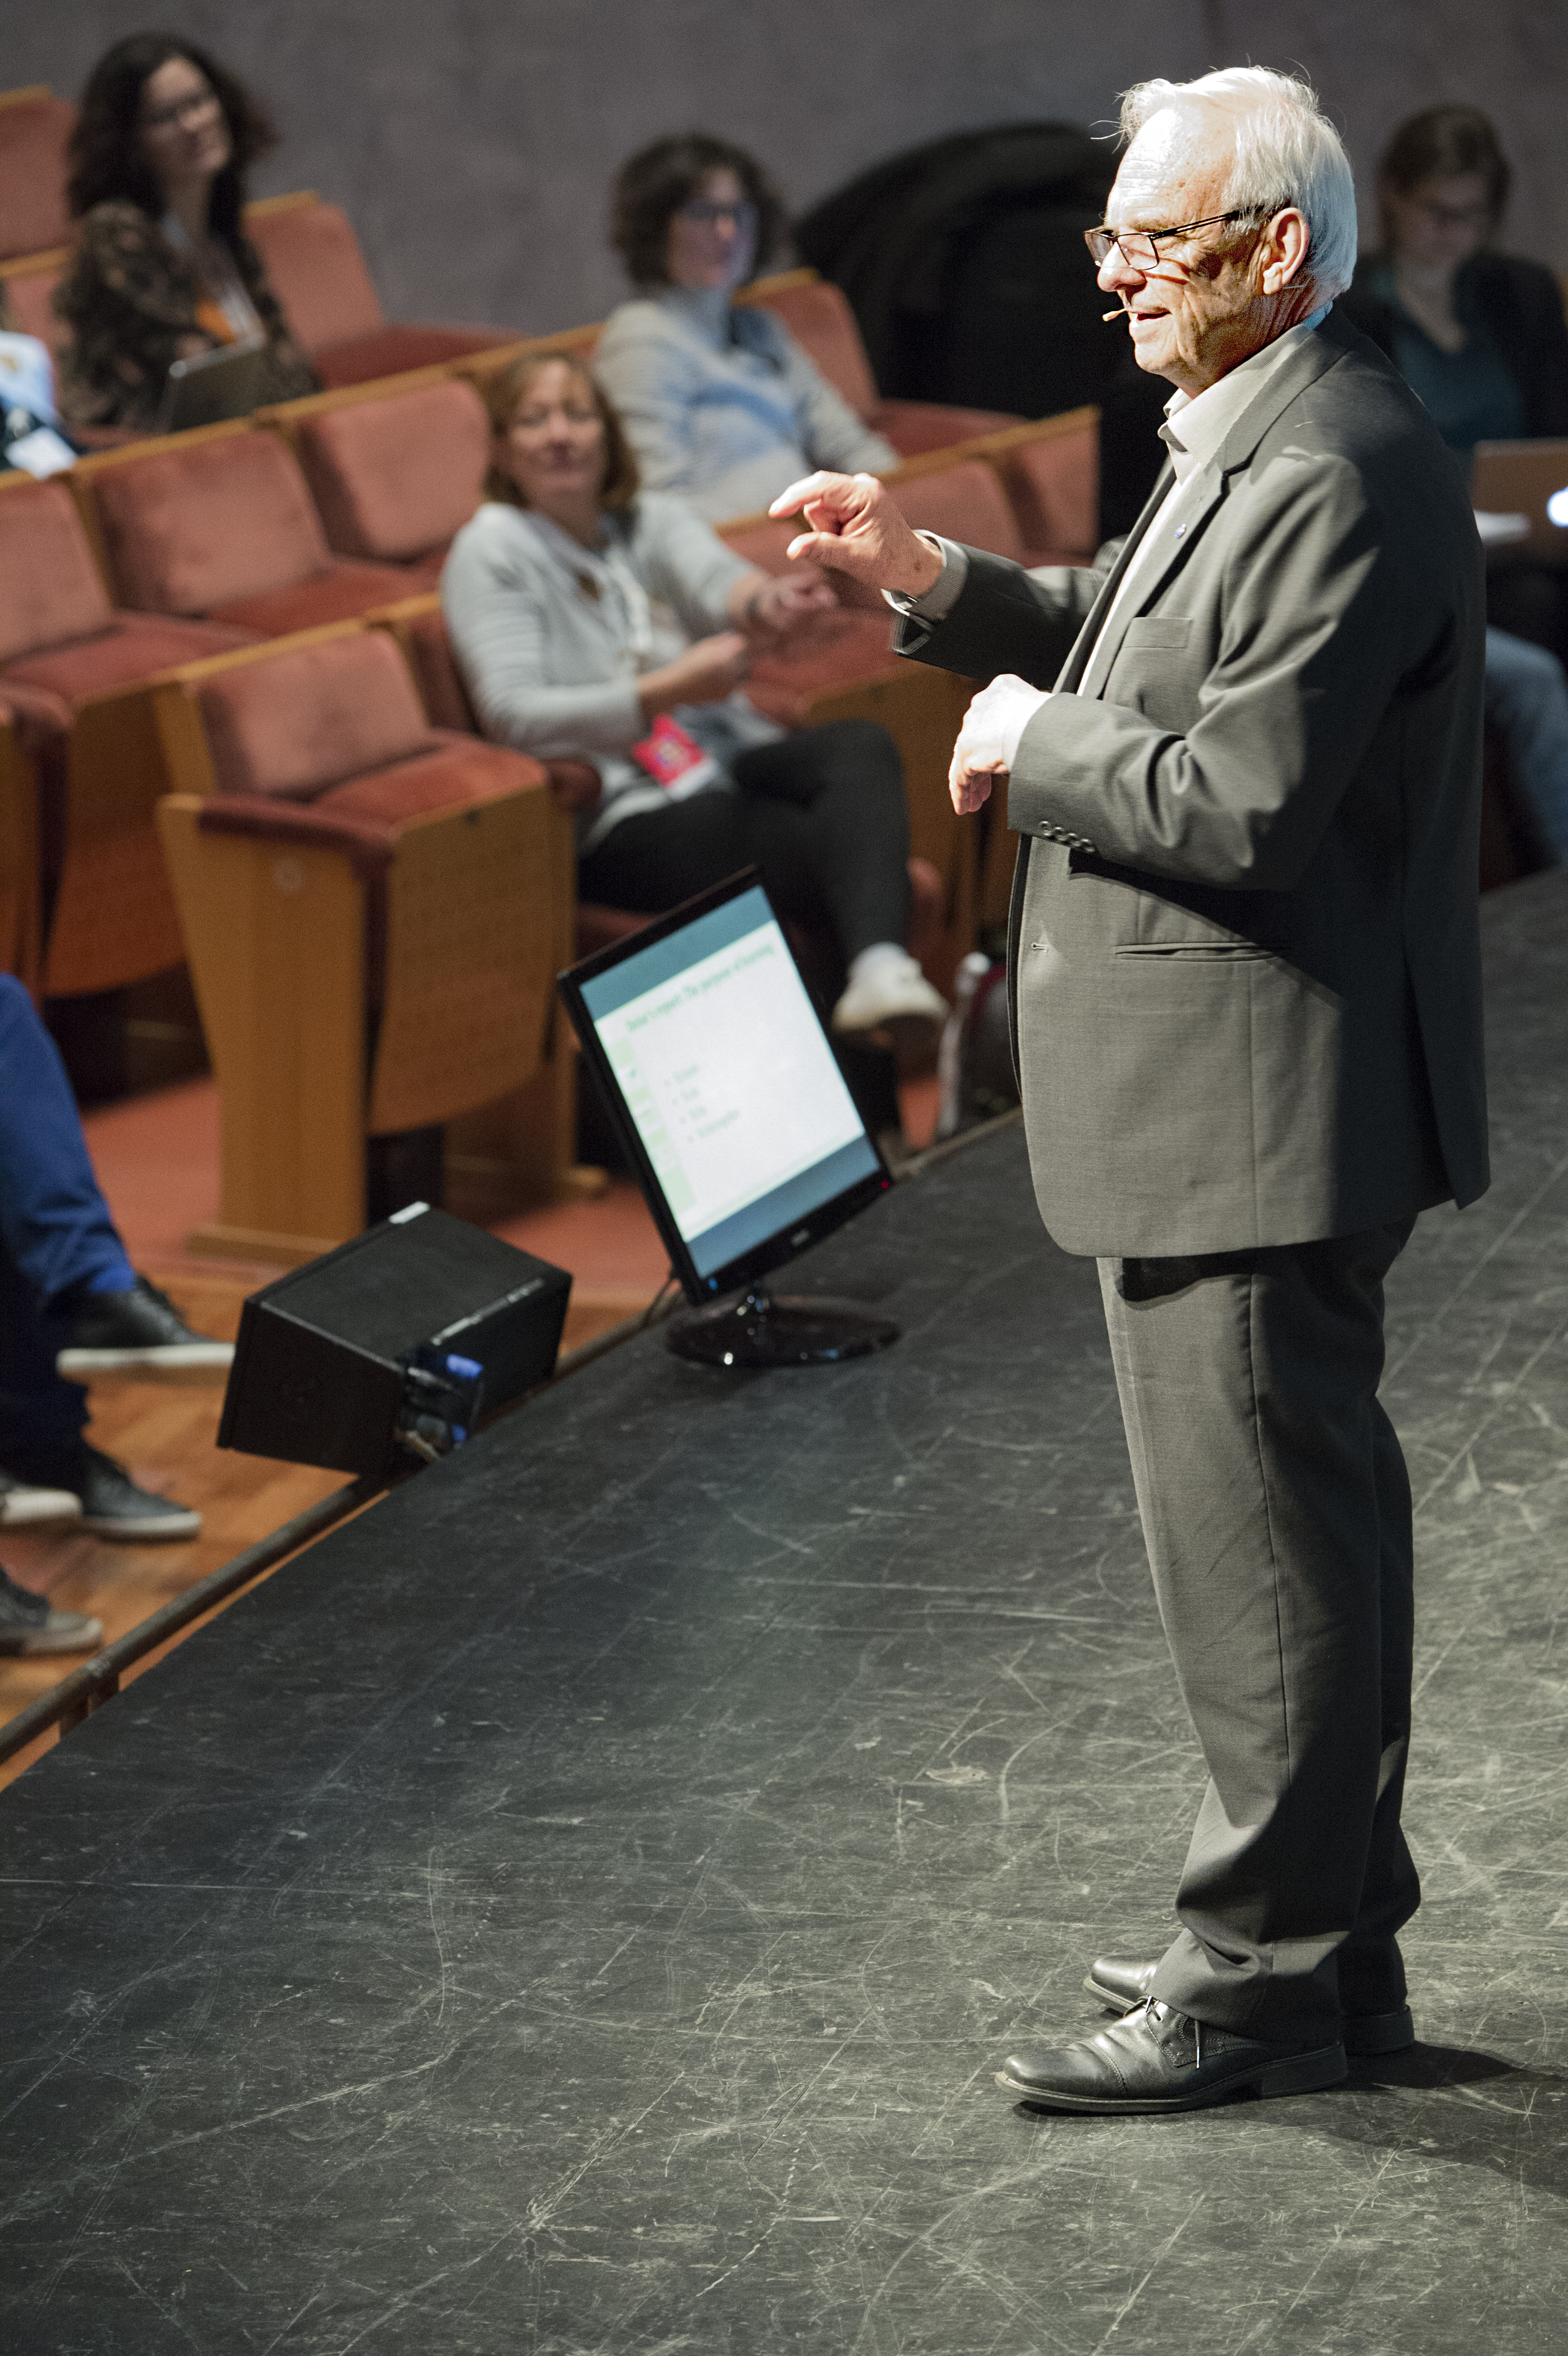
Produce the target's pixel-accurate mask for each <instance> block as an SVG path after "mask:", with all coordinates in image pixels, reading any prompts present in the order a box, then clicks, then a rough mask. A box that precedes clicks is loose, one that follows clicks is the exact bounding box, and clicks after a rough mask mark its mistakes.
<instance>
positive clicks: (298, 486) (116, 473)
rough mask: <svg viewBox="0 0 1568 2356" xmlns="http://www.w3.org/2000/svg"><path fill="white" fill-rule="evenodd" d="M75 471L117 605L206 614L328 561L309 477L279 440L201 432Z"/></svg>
mask: <svg viewBox="0 0 1568 2356" xmlns="http://www.w3.org/2000/svg"><path fill="white" fill-rule="evenodd" d="M78 471H79V474H80V477H81V479H82V481H83V484H84V486H86V487H87V488H88V491H89V496H90V497H91V500H92V503H93V507H94V509H95V511H96V514H97V519H98V526H99V530H100V532H101V536H102V541H103V548H104V553H105V556H106V558H107V561H108V565H109V574H110V579H111V580H112V583H113V584H114V588H115V592H116V600H117V602H118V603H119V604H120V605H131V606H134V607H136V608H138V609H139V610H141V611H142V612H144V613H150V614H205V613H208V612H210V611H211V610H212V609H213V608H214V607H215V606H219V605H231V604H233V603H234V602H235V601H236V600H238V599H239V598H241V597H258V596H261V595H264V594H266V592H268V591H269V590H272V589H286V588H289V587H290V586H292V585H293V583H295V582H297V581H304V580H308V579H310V578H311V577H312V575H314V574H315V573H323V572H325V571H326V570H327V569H328V567H329V566H330V565H331V563H332V552H331V551H330V550H329V549H328V547H327V545H326V537H325V533H324V532H323V530H322V528H321V519H320V517H319V516H318V515H317V514H316V511H315V506H314V504H313V502H312V499H311V496H310V493H309V491H308V490H307V489H306V487H305V481H304V476H303V475H302V474H301V473H300V470H299V466H298V465H297V464H296V462H295V460H294V458H293V455H291V453H290V452H289V451H288V450H287V449H286V448H285V447H284V445H283V442H282V441H281V440H280V439H279V437H278V436H277V434H268V433H260V432H252V431H251V429H250V428H249V427H248V426H245V425H239V426H234V427H229V426H221V425H220V426H208V427H203V428H201V429H199V430H198V431H197V433H195V434H191V435H190V436H189V437H188V438H179V437H172V438H171V439H170V440H169V441H168V442H167V443H165V444H156V443H155V444H148V445H143V446H141V447H138V448H137V449H136V450H135V451H134V453H133V454H132V453H127V454H126V455H125V456H124V457H123V458H121V457H120V455H119V454H118V453H115V454H113V455H112V456H110V457H108V458H106V459H104V460H101V461H98V462H93V461H89V462H88V463H87V464H86V465H85V466H82V467H81V468H80V469H79V470H78Z"/></svg>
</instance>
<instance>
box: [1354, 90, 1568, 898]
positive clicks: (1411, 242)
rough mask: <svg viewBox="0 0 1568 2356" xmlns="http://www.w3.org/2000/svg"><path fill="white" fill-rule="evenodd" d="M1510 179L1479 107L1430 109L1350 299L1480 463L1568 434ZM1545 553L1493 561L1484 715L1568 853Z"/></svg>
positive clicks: (1556, 346) (1536, 277)
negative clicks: (1496, 240)
mask: <svg viewBox="0 0 1568 2356" xmlns="http://www.w3.org/2000/svg"><path fill="white" fill-rule="evenodd" d="M1511 178H1512V174H1511V173H1510V171H1509V165H1508V159H1507V157H1506V156H1505V155H1504V154H1503V152H1502V148H1501V146H1500V145H1499V141H1498V135H1497V133H1496V132H1495V131H1494V129H1493V128H1492V125H1491V123H1489V122H1488V119H1487V117H1486V116H1485V115H1484V114H1483V113H1481V112H1480V110H1479V109H1478V108H1477V107H1474V106H1432V107H1428V108H1427V109H1426V111H1425V112H1424V113H1422V114H1415V115H1413V116H1412V117H1411V119H1410V121H1409V122H1408V123H1402V124H1401V125H1400V127H1399V129H1398V130H1397V131H1396V132H1395V133H1394V135H1393V137H1392V140H1391V141H1390V142H1389V145H1388V146H1387V147H1386V148H1385V150H1384V151H1383V155H1382V157H1381V162H1380V164H1379V166H1378V201H1379V209H1380V211H1381V219H1382V240H1381V244H1380V246H1379V248H1378V250H1377V252H1375V253H1371V254H1366V255H1363V256H1362V258H1361V260H1360V262H1359V263H1358V264H1357V267H1356V276H1355V281H1354V284H1352V285H1351V288H1350V291H1349V294H1348V295H1341V297H1340V298H1339V299H1340V305H1341V307H1342V308H1343V309H1344V311H1345V312H1346V314H1347V316H1349V318H1351V319H1352V320H1353V321H1354V322H1355V324H1356V326H1357V327H1360V329H1361V331H1362V333H1363V334H1364V335H1368V336H1370V337H1371V339H1372V341H1373V342H1374V343H1375V344H1378V345H1381V348H1382V349H1383V350H1384V351H1385V352H1386V353H1387V354H1388V357H1389V359H1391V360H1392V362H1393V364H1394V366H1395V368H1397V369H1398V370H1399V372H1400V374H1401V375H1402V376H1403V378H1404V380H1405V381H1406V382H1407V383H1408V384H1409V385H1410V387H1411V389H1412V390H1413V391H1414V392H1416V393H1418V394H1419V395H1420V397H1421V400H1422V402H1424V405H1425V407H1426V408H1427V409H1428V410H1430V412H1432V416H1433V420H1434V422H1435V424H1436V427H1437V430H1438V432H1439V433H1440V434H1442V436H1443V438H1444V440H1445V442H1446V443H1447V444H1448V447H1449V448H1450V449H1451V450H1452V451H1453V453H1454V455H1455V456H1456V458H1457V459H1458V461H1459V463H1460V465H1461V466H1463V467H1464V468H1465V470H1466V472H1467V473H1468V471H1469V466H1470V461H1471V457H1472V455H1473V454H1474V451H1475V447H1476V444H1477V442H1519V441H1536V440H1541V439H1556V438H1558V437H1559V436H1563V435H1568V326H1565V325H1564V322H1563V295H1562V292H1561V290H1560V288H1559V287H1558V284H1557V282H1556V280H1555V279H1554V278H1553V276H1552V273H1551V271H1550V270H1547V269H1546V268H1544V267H1543V266H1542V264H1541V263H1540V262H1527V261H1525V260H1524V259H1523V258H1522V257H1521V256H1520V255H1519V254H1513V253H1499V252H1497V251H1496V249H1495V247H1494V246H1493V245H1492V243H1491V240H1492V238H1493V237H1494V236H1495V235H1496V233H1497V230H1498V229H1499V225H1500V223H1501V220H1502V217H1503V212H1504V209H1505V208H1506V206H1507V203H1508V197H1509V182H1510V180H1511ZM1565 580H1568V576H1565V575H1564V574H1563V573H1560V572H1557V571H1554V570H1553V569H1552V568H1551V567H1549V566H1547V565H1543V564H1533V563H1528V562H1518V561H1517V560H1510V561H1509V562H1506V563H1502V564H1496V565H1491V566H1488V574H1487V619H1488V624H1489V625H1490V626H1489V627H1488V631H1487V725H1488V730H1489V731H1490V732H1491V734H1493V735H1495V736H1496V737H1497V738H1499V740H1500V742H1501V744H1502V745H1503V747H1504V750H1505V753H1506V755H1507V759H1508V766H1509V774H1510V776H1512V778H1513V781H1514V784H1515V785H1516V787H1518V789H1519V791H1520V794H1521V795H1522V796H1523V798H1524V799H1525V801H1526V803H1527V804H1528V805H1529V809H1530V815H1531V830H1532V831H1533V833H1534V834H1535V835H1536V837H1537V846H1536V847H1537V849H1538V850H1539V851H1541V853H1543V854H1544V855H1546V856H1548V857H1550V858H1551V859H1552V860H1553V861H1554V862H1557V863H1559V864H1561V863H1562V862H1564V861H1568V685H1565V684H1564V680H1563V660H1564V659H1568V595H1565V594H1564V586H1565Z"/></svg>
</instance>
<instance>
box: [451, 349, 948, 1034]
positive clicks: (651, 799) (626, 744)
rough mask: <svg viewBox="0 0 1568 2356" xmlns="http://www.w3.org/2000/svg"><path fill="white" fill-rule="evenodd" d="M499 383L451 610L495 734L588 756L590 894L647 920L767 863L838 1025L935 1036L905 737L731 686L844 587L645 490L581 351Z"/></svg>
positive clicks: (542, 749) (583, 802)
mask: <svg viewBox="0 0 1568 2356" xmlns="http://www.w3.org/2000/svg"><path fill="white" fill-rule="evenodd" d="M488 398H489V402H490V412H491V418H492V422H493V423H494V426H495V429H496V431H495V440H494V443H493V445H492V464H491V470H490V474H489V477H488V478H487V481H486V484H485V491H486V495H487V496H486V500H485V505H484V506H483V507H481V508H480V509H479V511H478V513H477V514H476V515H475V517H474V519H473V520H472V522H470V523H468V524H466V525H464V529H463V530H462V531H460V532H459V533H458V535H457V538H456V540H455V541H453V547H452V553H451V555H450V556H449V557H448V558H447V561H446V567H445V570H444V572H443V574H442V584H441V585H442V603H443V608H444V611H445V615H446V625H447V630H448V634H449V636H450V637H451V640H452V647H453V654H454V655H455V657H456V659H457V662H458V665H459V668H460V669H461V670H462V672H463V675H464V680H465V681H466V683H467V687H468V691H469V694H470V696H471V697H472V699H473V702H474V707H475V712H477V713H478V715H479V720H480V723H481V725H482V726H483V728H484V730H485V734H486V735H488V736H491V737H494V738H496V740H497V741H498V742H500V743H502V744H513V745H516V746H517V749H518V750H519V751H520V752H525V753H531V754H533V755H535V756H536V757H537V758H539V759H541V760H557V761H571V762H575V763H578V764H581V768H580V770H579V771H578V773H577V774H578V776H579V778H580V781H581V782H580V784H579V785H577V786H575V787H571V788H569V789H568V791H569V794H570V798H571V799H572V801H573V803H574V805H575V815H576V826H577V841H578V883H579V888H580V890H581V894H582V897H583V898H584V899H585V900H596V901H599V902H601V903H603V904H604V905H608V906H610V907H615V908H626V909H631V910H635V911H636V912H637V913H638V914H642V915H648V916H654V915H657V914H659V913H661V912H662V911H663V910H665V909H666V908H673V907H675V906H676V905H677V904H678V903H679V902H680V901H682V900H685V899H689V898H690V896H691V895H692V894H693V893H696V892H700V891H702V890H704V889H705V888H706V887H707V886H708V885H709V884H710V883H718V882H720V880H721V879H722V878H723V877H724V876H726V875H732V874H733V873H735V872H736V870H737V869H739V868H741V867H748V866H752V865H753V864H754V865H756V866H757V867H759V868H760V869H761V871H762V876H763V883H764V884H765V885H766V887H767V890H768V894H769V896H770V898H771V899H772V900H773V905H774V907H775V909H776V910H777V911H778V913H779V915H780V916H783V917H785V918H794V919H795V920H797V921H798V922H799V923H801V924H802V925H804V926H806V927H807V928H808V929H809V930H810V931H811V932H812V933H813V935H814V936H816V937H817V938H819V939H825V940H826V942H827V945H828V947H827V953H828V958H829V962H830V968H831V972H830V979H829V988H828V994H827V1002H828V1003H829V1004H830V1006H831V1020H832V1027H833V1029H834V1030H835V1031H836V1032H838V1033H848V1034H850V1035H859V1036H860V1037H862V1038H863V1037H865V1036H866V1035H867V1034H869V1033H883V1032H887V1031H893V1032H898V1031H912V1032H920V1031H924V1032H925V1033H927V1034H928V1035H929V1033H930V1031H931V1030H932V1028H933V1026H935V1025H937V1024H939V1023H941V1022H942V1021H943V1019H944V1016H945V1014H946V1012H947V1009H946V1005H945V1003H944V1001H943V999H942V998H941V997H940V996H939V995H938V994H937V992H936V991H934V990H933V988H932V987H931V984H930V983H929V982H928V981H927V980H926V979H925V977H924V975H923V973H922V972H921V969H920V967H919V966H918V965H917V964H916V962H915V960H914V958H912V957H910V956H909V955H908V954H907V952H906V950H905V948H904V942H905V939H906V937H907V935H908V929H909V919H910V884H909V868H908V859H909V829H908V818H907V814H906V809H905V803H904V790H903V773H902V770H901V766H900V762H899V756H898V749H897V747H896V746H895V744H893V741H892V738H891V736H890V735H889V734H888V733H887V731H886V729H884V728H880V727H879V726H877V725H876V723H874V722H871V721H865V720H841V721H834V722H832V723H829V724H828V725H827V726H826V727H822V728H803V729H799V730H797V731H795V733H794V734H787V733H786V732H785V731H784V729H782V728H779V727H776V726H775V725H774V724H773V723H772V722H771V721H768V720H765V719H764V718H763V715H762V714H761V713H760V712H757V711H755V710H754V709H753V707H752V705H751V704H750V703H749V702H748V701H746V698H745V697H744V695H743V694H741V680H743V679H744V677H745V674H746V667H747V662H748V659H749V657H750V654H751V651H752V648H763V647H765V648H776V647H778V646H779V645H780V643H781V642H783V641H784V640H785V639H787V638H790V637H797V636H798V635H799V634H800V633H802V632H804V631H809V630H810V629H812V628H813V627H816V628H820V627H821V626H822V624H823V621H824V619H825V617H826V616H827V615H828V614H829V613H830V612H831V611H832V610H833V606H834V598H833V592H832V590H831V589H830V588H829V587H828V586H827V584H826V583H825V582H823V581H820V580H816V581H806V582H801V581H796V580H776V579H774V578H773V576H771V575H770V574H768V573H762V572H758V571H757V570H756V569H755V568H754V567H752V566H751V565H748V564H746V563H743V562H742V561H741V559H740V558H739V557H738V556H736V555H735V554H734V553H733V552H732V551H731V550H730V549H728V548H726V547H725V546H724V543H723V542H722V541H720V540H719V539H717V538H716V537H715V536H714V534H713V533H712V532H711V531H710V530H709V529H708V527H707V525H706V524H703V523H700V522H699V520H698V519H697V518H696V517H695V516H693V515H692V514H691V513H690V511H689V509H688V508H687V507H686V506H685V504H684V503H683V502H682V501H681V500H679V499H677V498H669V497H661V496H660V495H659V494H658V493H657V492H639V489H638V485H637V467H636V461H635V458H634V456H633V455H632V453H631V450H630V447H629V446H628V444H627V442H626V439H625V436H624V433H623V432H622V429H621V425H620V421H619V419H618V418H617V417H616V415H615V412H614V411H613V408H612V407H611V406H610V403H609V402H607V401H606V400H605V398H604V395H603V392H602V391H600V390H599V388H598V387H597V385H595V383H594V382H593V380H592V378H591V377H590V376H589V374H588V373H587V371H586V369H584V368H583V366H582V364H581V361H580V360H577V359H572V358H571V357H570V356H569V355H566V354H555V353H530V354H529V355H528V356H527V357H526V358H525V359H519V360H517V361H515V362H514V363H513V365H512V366H511V368H509V369H507V370H506V372H505V373H504V374H503V375H502V376H501V377H500V378H499V379H497V380H496V383H495V384H494V385H493V386H492V387H491V388H490V391H489V395H488Z"/></svg>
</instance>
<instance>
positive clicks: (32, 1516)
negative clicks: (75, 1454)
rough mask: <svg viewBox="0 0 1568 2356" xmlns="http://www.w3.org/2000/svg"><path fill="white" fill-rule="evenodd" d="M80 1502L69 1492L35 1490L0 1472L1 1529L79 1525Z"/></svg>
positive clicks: (66, 1490) (61, 1490) (67, 1490)
mask: <svg viewBox="0 0 1568 2356" xmlns="http://www.w3.org/2000/svg"><path fill="white" fill-rule="evenodd" d="M80 1519H81V1499H80V1497H74V1496H72V1494H71V1493H70V1491H69V1489H35V1488H32V1487H31V1486H30V1485H29V1484H28V1483H27V1482H26V1481H13V1480H12V1478H11V1475H10V1474H9V1472H0V1529H7V1530H20V1529H37V1528H38V1527H39V1526H41V1525H42V1524H44V1523H46V1522H80Z"/></svg>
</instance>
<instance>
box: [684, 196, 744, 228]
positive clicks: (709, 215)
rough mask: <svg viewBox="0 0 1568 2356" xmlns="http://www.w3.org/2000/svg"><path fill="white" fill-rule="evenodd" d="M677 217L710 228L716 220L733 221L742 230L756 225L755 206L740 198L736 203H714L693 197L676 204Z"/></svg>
mask: <svg viewBox="0 0 1568 2356" xmlns="http://www.w3.org/2000/svg"><path fill="white" fill-rule="evenodd" d="M676 213H677V219H678V220H683V221H690V222H691V223H692V225H693V227H694V228H697V229H711V228H712V227H713V225H714V223H715V222H716V221H721V220H727V221H733V222H734V224H735V226H736V228H737V229H738V230H742V231H744V230H749V229H755V228H756V226H757V208H756V206H755V205H753V204H752V203H750V202H748V201H746V200H744V199H742V200H741V202H740V203H738V204H733V205H716V204H712V203H710V202H709V199H708V198H706V197H693V198H692V199H691V201H690V203H689V204H685V205H677V208H676Z"/></svg>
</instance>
